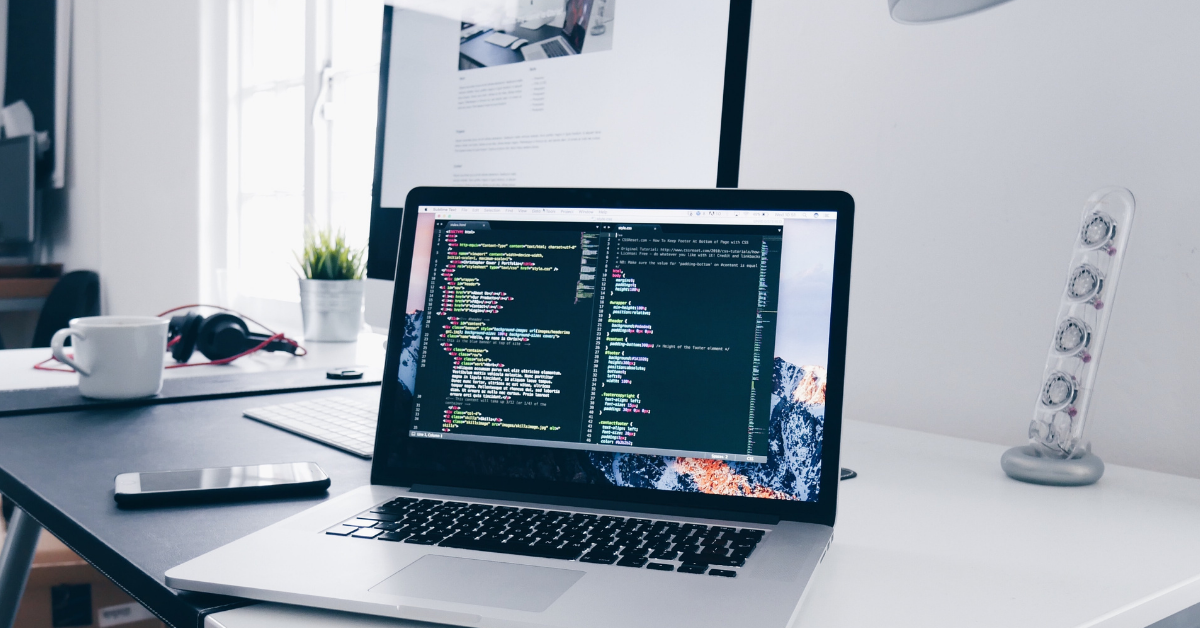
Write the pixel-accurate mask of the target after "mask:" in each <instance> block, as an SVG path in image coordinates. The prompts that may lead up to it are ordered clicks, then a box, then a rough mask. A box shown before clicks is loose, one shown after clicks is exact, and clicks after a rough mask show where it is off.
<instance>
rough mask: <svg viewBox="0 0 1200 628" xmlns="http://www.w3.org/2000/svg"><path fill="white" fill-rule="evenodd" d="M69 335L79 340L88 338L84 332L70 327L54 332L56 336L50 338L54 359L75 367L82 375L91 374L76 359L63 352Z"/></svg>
mask: <svg viewBox="0 0 1200 628" xmlns="http://www.w3.org/2000/svg"><path fill="white" fill-rule="evenodd" d="M68 336H73V337H75V338H76V339H77V340H87V338H86V337H85V336H84V335H83V334H82V333H80V332H78V331H76V330H74V329H71V328H70V327H64V328H62V329H60V330H58V331H56V332H54V337H52V338H51V339H50V352H51V353H52V354H54V359H56V360H58V361H59V362H62V363H63V364H66V365H67V366H69V367H71V368H73V369H75V370H76V371H77V372H78V373H79V374H80V375H90V373H88V372H87V371H86V370H85V369H84V368H83V367H82V366H79V365H78V364H76V363H75V361H74V360H72V359H71V358H68V357H67V354H66V353H64V352H63V343H64V342H66V341H67V337H68Z"/></svg>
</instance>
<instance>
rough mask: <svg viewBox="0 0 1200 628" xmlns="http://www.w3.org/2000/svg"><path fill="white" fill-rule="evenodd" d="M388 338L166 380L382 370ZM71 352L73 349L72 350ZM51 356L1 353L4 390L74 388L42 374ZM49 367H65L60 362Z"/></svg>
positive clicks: (65, 377) (254, 359) (177, 371)
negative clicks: (360, 368)
mask: <svg viewBox="0 0 1200 628" xmlns="http://www.w3.org/2000/svg"><path fill="white" fill-rule="evenodd" d="M385 340H387V336H384V335H381V334H374V333H364V334H360V335H359V337H358V341H357V342H303V343H301V344H302V345H303V346H304V348H305V349H307V350H308V355H305V356H302V357H298V356H294V355H291V354H290V353H283V352H275V353H267V352H265V351H259V352H258V353H252V354H250V355H248V356H246V357H243V358H238V359H237V360H234V361H233V362H231V363H229V364H223V365H220V366H189V367H185V368H169V369H166V370H165V372H164V373H163V377H164V378H175V377H204V376H207V375H229V374H231V373H259V372H263V371H282V370H296V369H313V368H336V367H341V366H371V367H382V366H383V360H384V354H385V352H386V351H385V349H384V341H385ZM68 352H70V349H69V348H68ZM49 357H50V349H46V348H42V349H8V350H6V351H0V390H28V389H35V388H53V387H56V386H74V385H77V384H78V383H79V376H78V375H76V374H74V373H60V372H54V371H41V370H37V369H35V368H33V365H34V364H37V363H38V362H41V361H42V360H45V359H46V358H49ZM207 361H208V358H205V357H204V356H203V355H200V352H199V351H197V352H196V353H195V354H194V355H192V359H191V360H189V363H192V364H194V363H199V362H207ZM171 364H175V360H173V359H171V356H170V354H167V353H164V354H163V365H164V366H166V365H171ZM47 366H57V367H58V368H63V366H62V365H60V364H57V363H56V362H51V363H49V364H48V365H47Z"/></svg>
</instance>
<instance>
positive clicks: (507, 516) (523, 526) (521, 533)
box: [325, 497, 766, 578]
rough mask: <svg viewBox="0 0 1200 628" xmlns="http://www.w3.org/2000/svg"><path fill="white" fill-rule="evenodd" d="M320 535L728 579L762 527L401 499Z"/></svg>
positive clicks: (751, 549)
mask: <svg viewBox="0 0 1200 628" xmlns="http://www.w3.org/2000/svg"><path fill="white" fill-rule="evenodd" d="M325 534H331V535H335V536H344V537H350V538H357V539H373V540H378V541H389V542H393V543H400V542H403V543H413V544H417V545H438V546H440V547H453V548H459V549H471V550H480V551H484V552H497V553H501V554H516V555H518V556H535V557H538V558H557V559H560V560H577V561H579V562H583V563H597V564H603V565H619V566H622V567H633V568H646V569H653V570H657V571H678V572H680V573H690V574H704V573H707V574H709V575H713V576H724V577H728V578H733V577H736V576H737V573H738V572H737V568H738V567H741V566H743V565H745V564H746V559H748V558H750V555H751V554H752V553H754V549H755V547H757V546H758V543H759V542H760V541H762V539H763V535H764V534H766V531H765V530H756V529H753V528H733V527H725V526H706V525H702V524H698V523H679V522H676V521H661V520H653V519H636V518H626V517H614V516H605V515H595V514H589V513H581V512H567V511H562V510H538V509H536V508H515V507H512V506H492V505H489V504H476V503H468V502H456V501H440V500H436V499H416V498H412V497H398V498H396V499H393V500H392V501H389V502H387V503H384V504H382V505H380V506H377V507H375V508H372V509H371V510H369V511H367V512H364V513H362V514H360V515H358V516H357V517H354V518H353V519H350V520H349V521H346V522H344V523H342V524H340V525H338V526H336V527H334V528H331V529H329V530H326V531H325Z"/></svg>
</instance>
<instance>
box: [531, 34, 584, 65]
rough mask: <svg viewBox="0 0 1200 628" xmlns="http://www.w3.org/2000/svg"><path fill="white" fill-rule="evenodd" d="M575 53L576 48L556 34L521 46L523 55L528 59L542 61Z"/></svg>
mask: <svg viewBox="0 0 1200 628" xmlns="http://www.w3.org/2000/svg"><path fill="white" fill-rule="evenodd" d="M573 54H575V49H574V48H572V47H571V44H570V43H568V42H567V40H566V39H564V38H563V36H562V35H555V36H554V37H551V38H549V39H543V40H542V41H538V42H534V43H532V44H525V45H524V46H521V56H523V57H524V58H525V60H526V61H541V60H542V59H549V58H552V57H566V56H570V55H573Z"/></svg>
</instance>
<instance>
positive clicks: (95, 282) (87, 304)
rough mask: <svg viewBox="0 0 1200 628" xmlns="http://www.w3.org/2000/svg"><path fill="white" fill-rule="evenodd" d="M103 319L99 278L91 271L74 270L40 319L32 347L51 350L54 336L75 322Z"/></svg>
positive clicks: (60, 282)
mask: <svg viewBox="0 0 1200 628" xmlns="http://www.w3.org/2000/svg"><path fill="white" fill-rule="evenodd" d="M99 315H100V275H97V274H96V273H94V272H92V271H90V270H75V271H71V272H69V273H67V274H65V275H63V276H62V278H61V279H59V280H58V283H57V284H54V289H53V290H51V291H50V296H48V297H46V303H45V305H43V306H42V313H41V314H40V315H38V322H37V327H35V328H34V330H33V346H34V347H49V346H50V338H51V337H52V336H54V332H56V331H58V330H60V329H62V328H64V327H66V326H67V325H68V324H69V323H70V322H71V319H72V318H79V317H81V316H99Z"/></svg>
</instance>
